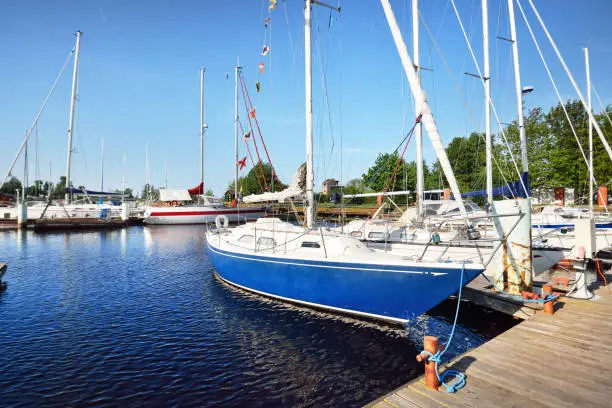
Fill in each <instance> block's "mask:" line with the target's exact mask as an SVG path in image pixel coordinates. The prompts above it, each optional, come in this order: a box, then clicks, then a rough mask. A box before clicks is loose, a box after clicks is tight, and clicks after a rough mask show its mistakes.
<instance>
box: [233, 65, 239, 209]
mask: <svg viewBox="0 0 612 408" xmlns="http://www.w3.org/2000/svg"><path fill="white" fill-rule="evenodd" d="M239 75H240V59H237V60H236V66H235V67H234V199H236V200H237V199H238V120H239V118H238V76H239Z"/></svg>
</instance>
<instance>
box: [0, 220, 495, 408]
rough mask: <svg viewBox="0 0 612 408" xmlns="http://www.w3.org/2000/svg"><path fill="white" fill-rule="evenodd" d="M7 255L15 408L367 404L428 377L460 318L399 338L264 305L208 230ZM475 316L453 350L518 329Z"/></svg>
mask: <svg viewBox="0 0 612 408" xmlns="http://www.w3.org/2000/svg"><path fill="white" fill-rule="evenodd" d="M0 258H2V261H3V262H7V263H8V264H9V271H8V273H7V275H6V277H5V279H6V280H7V281H8V282H9V287H8V290H7V291H6V292H4V293H3V294H2V295H0V322H2V323H3V324H2V327H3V329H2V330H0V344H1V345H2V352H1V353H0V367H2V369H1V370H0V401H1V402H0V405H1V406H3V407H31V406H44V407H65V406H96V407H115V406H126V407H140V406H147V407H150V406H177V407H178V406H180V407H202V406H225V407H242V406H249V407H278V406H287V407H324V406H330V407H331V406H360V405H362V404H364V403H366V402H368V401H370V400H372V399H374V398H376V397H378V396H379V395H380V394H382V393H385V392H388V391H390V390H392V389H394V388H395V387H397V386H399V385H401V384H402V383H404V382H406V381H408V380H410V379H412V378H414V377H415V376H416V375H418V374H419V373H420V372H421V370H422V369H421V368H420V367H419V366H417V365H416V363H415V362H414V356H415V354H416V353H417V352H418V350H419V346H418V344H420V342H421V339H422V336H423V335H424V334H425V333H428V334H434V335H435V334H438V335H440V336H441V337H442V338H445V337H444V336H445V335H447V333H448V332H449V330H450V323H451V322H450V319H449V316H452V315H453V312H454V303H452V302H449V303H448V304H443V305H441V306H440V307H438V308H436V309H434V311H432V312H431V313H430V314H429V315H425V316H422V317H420V318H418V319H417V321H416V322H415V323H414V324H413V325H412V327H411V328H410V329H409V330H398V329H391V328H382V327H380V326H376V325H373V324H371V323H364V322H358V321H355V320H352V319H348V318H344V317H337V316H329V315H326V314H323V313H320V312H315V311H311V310H307V309H302V308H297V307H294V306H288V305H284V304H279V303H277V302H273V301H269V300H262V299H261V298H259V297H255V296H253V295H250V294H246V293H244V292H242V291H238V290H235V289H232V288H229V287H227V286H225V285H224V284H222V283H220V282H219V281H218V280H216V279H215V278H214V276H213V273H212V267H211V266H210V263H209V262H208V259H207V254H206V246H205V241H204V229H203V228H201V227H197V226H195V227H188V226H186V227H167V228H164V227H158V228H147V227H137V228H130V229H129V230H127V231H111V232H91V233H78V234H49V235H34V234H32V233H29V232H28V233H15V232H3V233H0ZM465 315H466V316H469V320H465V319H463V320H462V323H464V324H465V325H464V326H461V327H460V328H459V330H458V332H457V336H458V338H459V341H458V342H457V343H456V344H455V345H454V346H453V347H452V348H451V350H450V353H452V354H457V353H461V352H463V351H465V350H466V349H467V348H469V347H474V346H476V345H478V344H481V343H482V341H483V340H484V339H485V338H487V337H488V336H490V335H493V334H495V333H496V332H498V331H500V330H503V324H506V323H503V319H502V320H500V319H497V320H496V322H497V324H498V326H497V327H494V328H493V329H491V328H489V327H488V326H487V325H485V324H482V323H480V321H483V320H484V318H483V317H482V316H486V317H487V318H489V317H490V316H489V315H484V314H483V312H482V311H480V310H476V309H474V308H471V309H470V310H468V312H465ZM474 322H477V324H474ZM499 322H502V323H499Z"/></svg>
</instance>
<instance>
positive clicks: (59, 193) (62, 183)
mask: <svg viewBox="0 0 612 408" xmlns="http://www.w3.org/2000/svg"><path fill="white" fill-rule="evenodd" d="M65 195H66V176H61V177H60V180H59V183H57V184H56V185H55V188H54V189H53V193H52V194H51V198H54V199H60V198H64V197H65Z"/></svg>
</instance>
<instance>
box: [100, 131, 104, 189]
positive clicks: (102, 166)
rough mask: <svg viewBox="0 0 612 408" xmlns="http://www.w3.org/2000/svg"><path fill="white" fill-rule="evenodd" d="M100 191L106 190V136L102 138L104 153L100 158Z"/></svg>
mask: <svg viewBox="0 0 612 408" xmlns="http://www.w3.org/2000/svg"><path fill="white" fill-rule="evenodd" d="M100 191H104V138H102V155H101V159H100Z"/></svg>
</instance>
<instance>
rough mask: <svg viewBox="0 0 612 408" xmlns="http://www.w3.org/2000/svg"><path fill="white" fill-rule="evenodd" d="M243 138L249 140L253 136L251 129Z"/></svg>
mask: <svg viewBox="0 0 612 408" xmlns="http://www.w3.org/2000/svg"><path fill="white" fill-rule="evenodd" d="M242 138H243V139H244V140H249V139H250V138H251V131H250V130H249V131H248V132H246V133H245V134H244V136H242Z"/></svg>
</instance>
